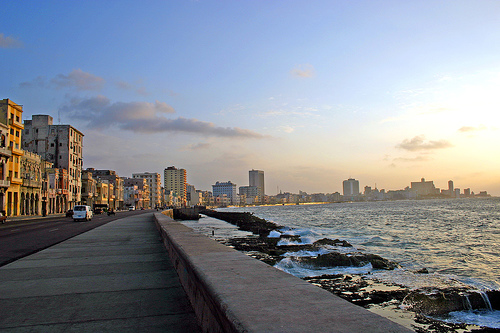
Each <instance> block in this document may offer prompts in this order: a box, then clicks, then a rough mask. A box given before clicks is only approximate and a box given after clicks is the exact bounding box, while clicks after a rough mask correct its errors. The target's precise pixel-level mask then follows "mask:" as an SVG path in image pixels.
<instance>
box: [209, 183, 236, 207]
mask: <svg viewBox="0 0 500 333" xmlns="http://www.w3.org/2000/svg"><path fill="white" fill-rule="evenodd" d="M212 194H213V196H214V198H223V197H224V196H226V197H227V202H228V203H229V204H231V205H234V204H236V202H237V194H236V184H234V183H232V182H230V181H227V182H216V183H215V185H212ZM222 202H224V203H225V202H226V201H225V200H223V201H222ZM224 205H225V204H224Z"/></svg>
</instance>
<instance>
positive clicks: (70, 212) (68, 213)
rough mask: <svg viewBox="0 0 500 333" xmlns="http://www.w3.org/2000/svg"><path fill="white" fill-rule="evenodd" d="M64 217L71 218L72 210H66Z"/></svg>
mask: <svg viewBox="0 0 500 333" xmlns="http://www.w3.org/2000/svg"><path fill="white" fill-rule="evenodd" d="M66 217H73V209H68V211H67V212H66Z"/></svg>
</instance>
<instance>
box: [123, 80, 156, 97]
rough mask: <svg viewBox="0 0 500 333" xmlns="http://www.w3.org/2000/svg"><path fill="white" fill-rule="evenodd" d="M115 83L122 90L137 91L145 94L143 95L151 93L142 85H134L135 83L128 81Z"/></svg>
mask: <svg viewBox="0 0 500 333" xmlns="http://www.w3.org/2000/svg"><path fill="white" fill-rule="evenodd" d="M115 84H116V86H117V87H118V88H120V89H122V90H131V91H135V92H136V93H137V94H139V95H143V96H147V95H149V93H148V92H147V91H146V88H144V87H142V86H137V85H133V84H131V83H128V82H126V81H118V82H116V83H115Z"/></svg>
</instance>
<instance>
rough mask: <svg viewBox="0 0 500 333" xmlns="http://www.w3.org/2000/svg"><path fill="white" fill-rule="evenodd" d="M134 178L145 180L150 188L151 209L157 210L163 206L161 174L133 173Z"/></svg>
mask: <svg viewBox="0 0 500 333" xmlns="http://www.w3.org/2000/svg"><path fill="white" fill-rule="evenodd" d="M132 178H142V179H145V180H146V182H147V183H148V186H149V202H150V204H151V207H150V208H156V207H161V206H162V195H161V176H160V174H159V173H151V172H144V173H133V174H132Z"/></svg>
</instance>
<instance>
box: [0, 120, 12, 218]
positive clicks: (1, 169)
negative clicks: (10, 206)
mask: <svg viewBox="0 0 500 333" xmlns="http://www.w3.org/2000/svg"><path fill="white" fill-rule="evenodd" d="M9 146H10V145H9V126H7V123H3V122H2V121H0V212H3V213H6V205H7V203H6V197H7V196H6V194H7V190H8V189H9V186H10V180H9V178H8V174H9V160H10V157H11V156H12V153H11V150H10V148H9Z"/></svg>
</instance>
